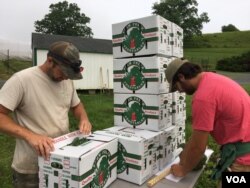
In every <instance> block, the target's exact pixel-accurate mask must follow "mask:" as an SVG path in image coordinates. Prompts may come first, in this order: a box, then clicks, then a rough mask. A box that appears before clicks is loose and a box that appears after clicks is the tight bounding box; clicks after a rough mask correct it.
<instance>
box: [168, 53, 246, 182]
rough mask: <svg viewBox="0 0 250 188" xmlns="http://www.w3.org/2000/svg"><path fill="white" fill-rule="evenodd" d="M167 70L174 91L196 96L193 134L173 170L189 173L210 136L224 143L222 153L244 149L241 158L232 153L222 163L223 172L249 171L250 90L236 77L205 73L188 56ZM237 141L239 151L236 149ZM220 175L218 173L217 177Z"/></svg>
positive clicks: (194, 100)
mask: <svg viewBox="0 0 250 188" xmlns="http://www.w3.org/2000/svg"><path fill="white" fill-rule="evenodd" d="M165 73H166V78H167V80H168V82H169V84H170V89H171V92H174V91H179V92H185V93H186V94H188V95H193V99H192V129H193V130H192V135H191V138H190V139H189V141H188V142H187V144H186V146H185V148H184V150H183V152H182V154H181V155H180V163H179V164H174V165H173V166H172V167H171V172H172V173H173V174H174V175H175V176H179V177H182V176H185V175H186V174H187V173H188V172H190V171H191V170H192V169H193V168H194V167H195V166H196V165H197V164H198V163H199V161H200V160H201V158H202V157H203V154H204V152H205V150H206V146H207V143H208V137H209V135H211V136H212V137H213V138H214V139H215V141H216V142H217V143H218V144H219V145H221V146H222V152H224V153H223V154H226V155H227V154H228V153H226V152H225V151H223V148H230V149H231V148H234V152H235V153H236V154H237V152H238V153H239V150H240V152H241V155H240V156H238V157H234V158H232V156H230V157H231V161H224V162H225V163H221V166H220V169H219V170H221V172H222V171H224V170H225V168H226V169H227V168H229V169H231V170H232V171H249V172H250V150H249V149H246V148H250V147H249V146H248V145H246V144H250V143H249V142H250V115H249V114H250V97H249V95H248V94H247V92H246V91H245V90H244V89H243V88H242V87H241V86H240V85H239V84H237V83H236V82H234V81H233V80H231V79H229V78H227V77H225V76H222V75H219V74H216V73H212V72H202V70H201V68H200V67H199V66H198V65H196V64H193V63H190V62H189V61H188V60H186V59H178V58H177V59H175V60H174V61H172V62H171V63H170V64H169V66H168V67H167V69H166V72H165ZM235 144H237V148H240V149H239V150H237V149H235V148H236V147H235ZM238 146H239V147H238ZM245 146H246V147H245ZM246 150H249V151H246ZM242 153H244V154H243V155H242ZM236 156H237V155H236ZM226 163H227V165H226ZM228 164H229V166H228ZM220 175H221V173H220V174H219V173H217V174H216V175H215V179H219V178H220Z"/></svg>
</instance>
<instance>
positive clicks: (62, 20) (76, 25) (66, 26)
mask: <svg viewBox="0 0 250 188" xmlns="http://www.w3.org/2000/svg"><path fill="white" fill-rule="evenodd" d="M49 8H50V13H49V14H46V15H45V17H44V18H43V19H42V20H40V21H39V20H38V21H35V31H36V32H40V33H45V34H56V35H69V36H83V37H92V35H93V33H92V30H91V28H89V27H88V26H87V25H86V24H87V23H89V22H90V18H89V17H87V16H85V14H83V13H80V8H79V7H78V6H77V4H75V3H70V4H68V2H67V1H63V2H59V3H57V4H51V5H50V6H49Z"/></svg>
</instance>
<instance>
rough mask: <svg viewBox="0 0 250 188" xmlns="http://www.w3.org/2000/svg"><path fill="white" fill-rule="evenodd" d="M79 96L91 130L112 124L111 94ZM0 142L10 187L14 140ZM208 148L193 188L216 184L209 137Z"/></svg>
mask: <svg viewBox="0 0 250 188" xmlns="http://www.w3.org/2000/svg"><path fill="white" fill-rule="evenodd" d="M243 87H244V88H245V89H246V91H248V93H249V94H250V83H248V84H244V85H243ZM79 96H80V98H81V101H82V102H83V103H84V105H85V108H86V110H87V113H88V115H89V118H90V121H91V123H92V125H93V130H100V129H104V128H107V127H111V126H113V125H114V119H113V116H114V113H113V94H96V95H86V94H85V95H84V94H79ZM191 99H192V97H191V96H187V99H186V103H187V120H186V139H188V138H189V136H190V134H191ZM70 124H71V126H72V127H71V130H75V129H77V122H76V121H75V120H74V119H73V118H72V115H71V114H70ZM0 143H1V145H0V151H1V152H0V159H1V160H0V182H1V183H0V185H1V186H0V187H4V188H11V187H12V186H11V168H10V165H11V160H12V156H13V151H14V144H15V141H14V139H13V138H12V137H9V136H6V135H3V134H1V133H0ZM209 148H211V149H213V150H214V151H215V152H214V154H213V155H212V156H211V158H210V161H209V162H208V164H207V166H206V168H205V170H204V171H203V173H202V175H201V176H200V178H199V180H198V182H197V184H196V186H195V188H204V187H209V188H212V187H215V186H216V183H215V182H214V181H212V180H210V179H209V176H210V174H211V172H212V168H213V166H214V165H215V161H216V158H217V156H218V147H217V145H216V144H215V142H214V141H213V140H212V139H211V138H209Z"/></svg>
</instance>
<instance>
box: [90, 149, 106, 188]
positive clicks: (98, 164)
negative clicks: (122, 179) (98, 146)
mask: <svg viewBox="0 0 250 188" xmlns="http://www.w3.org/2000/svg"><path fill="white" fill-rule="evenodd" d="M110 157H111V154H110V152H109V151H108V150H106V149H104V150H102V151H100V152H99V153H98V155H97V156H96V158H95V161H94V164H93V169H94V172H95V177H94V178H93V181H92V183H91V187H92V188H102V187H104V186H105V184H106V183H107V181H108V179H109V177H110V176H111V168H110V165H109V159H110Z"/></svg>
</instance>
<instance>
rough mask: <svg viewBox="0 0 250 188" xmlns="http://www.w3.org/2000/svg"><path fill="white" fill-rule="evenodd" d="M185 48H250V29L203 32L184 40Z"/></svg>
mask: <svg viewBox="0 0 250 188" xmlns="http://www.w3.org/2000/svg"><path fill="white" fill-rule="evenodd" d="M184 47H185V48H204V47H205V48H250V31H236V32H224V33H211V34H203V35H202V36H194V37H193V38H192V40H189V41H184Z"/></svg>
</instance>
